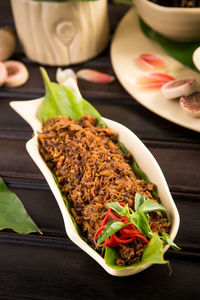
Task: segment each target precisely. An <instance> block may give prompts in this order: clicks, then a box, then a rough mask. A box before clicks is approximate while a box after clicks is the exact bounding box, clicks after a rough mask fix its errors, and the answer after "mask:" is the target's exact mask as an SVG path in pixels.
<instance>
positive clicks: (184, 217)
mask: <svg viewBox="0 0 200 300" xmlns="http://www.w3.org/2000/svg"><path fill="white" fill-rule="evenodd" d="M9 182H10V181H8V182H7V181H6V183H7V184H8V187H9V188H10V189H11V190H12V191H13V192H15V193H16V195H17V196H18V197H19V198H20V199H21V201H22V202H23V204H24V206H25V208H26V209H27V211H28V213H29V214H30V215H31V217H32V218H33V219H34V221H35V222H36V223H37V225H38V226H39V227H40V229H41V230H42V231H43V233H44V235H45V236H46V237H48V236H49V237H58V238H61V237H62V238H66V232H65V228H64V223H63V219H62V215H61V213H60V210H59V208H58V205H57V203H56V200H55V198H54V196H53V194H52V193H51V191H50V190H49V189H47V190H45V189H42V188H37V189H36V188H33V185H30V187H29V188H28V185H27V187H26V188H22V187H20V188H19V187H17V188H16V187H15V188H14V187H12V184H9ZM11 183H12V182H11ZM22 184H23V183H22ZM172 196H173V199H174V201H175V203H176V205H177V208H178V210H179V213H180V216H181V223H180V228H179V232H178V235H177V238H176V241H177V243H178V244H179V246H180V247H181V248H182V249H183V251H193V252H194V251H199V250H200V241H199V239H197V236H198V234H199V228H200V219H199V211H200V196H199V195H189V194H188V195H187V194H176V193H175V194H172ZM191 228H192V230H191ZM4 232H8V231H7V230H5V231H4ZM15 235H16V234H15ZM15 235H13V233H12V232H11V233H10V238H12V237H15ZM0 237H1V233H0Z"/></svg>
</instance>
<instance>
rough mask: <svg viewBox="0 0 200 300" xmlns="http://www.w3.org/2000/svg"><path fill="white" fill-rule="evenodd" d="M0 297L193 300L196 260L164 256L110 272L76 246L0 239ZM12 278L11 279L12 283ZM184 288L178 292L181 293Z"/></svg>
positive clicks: (196, 286)
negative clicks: (143, 266)
mask: <svg viewBox="0 0 200 300" xmlns="http://www.w3.org/2000/svg"><path fill="white" fill-rule="evenodd" d="M0 249H1V255H0V265H1V272H0V296H1V297H2V298H3V297H4V296H13V297H14V296H15V297H16V299H21V297H22V298H26V299H29V297H30V299H32V298H34V299H45V300H51V299H52V300H53V299H54V300H55V299H69V300H70V299H91V300H93V299H94V298H95V299H107V300H111V299H127V300H129V299H190V297H191V292H192V297H193V298H195V299H198V298H199V296H200V293H199V278H198V273H199V264H197V263H196V262H191V261H190V260H189V261H187V260H186V259H185V258H184V260H178V259H173V258H172V259H170V262H171V268H172V270H173V271H172V274H171V275H169V270H168V268H167V266H166V265H165V266H162V265H155V266H152V267H151V268H149V269H147V270H146V271H145V272H142V273H140V274H138V275H135V276H130V277H122V278H117V277H111V276H110V275H108V274H107V273H106V272H105V271H104V270H103V269H102V268H101V267H100V266H99V265H98V264H97V263H96V262H95V261H93V260H92V259H91V258H90V257H89V256H88V255H86V254H85V253H84V252H82V251H79V250H78V249H73V251H71V250H68V249H62V248H59V247H53V246H51V247H50V246H49V245H47V246H46V247H44V246H43V247H41V246H40V245H37V244H36V245H34V244H32V245H26V244H23V245H21V244H12V243H9V242H7V243H5V242H4V243H3V244H1V248H0ZM13 283H14V284H13ZM183 291H184V292H183Z"/></svg>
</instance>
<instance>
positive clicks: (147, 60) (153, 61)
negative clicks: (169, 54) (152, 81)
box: [136, 54, 167, 71]
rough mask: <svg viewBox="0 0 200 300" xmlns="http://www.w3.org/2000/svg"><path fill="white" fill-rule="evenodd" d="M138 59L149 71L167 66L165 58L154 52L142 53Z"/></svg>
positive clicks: (142, 66)
mask: <svg viewBox="0 0 200 300" xmlns="http://www.w3.org/2000/svg"><path fill="white" fill-rule="evenodd" d="M136 61H137V63H138V64H139V66H140V67H141V68H143V69H145V70H149V71H153V70H157V69H164V68H166V67H167V64H166V63H165V62H164V60H163V59H162V58H160V57H158V56H156V55H154V54H141V55H140V56H138V58H137V60H136Z"/></svg>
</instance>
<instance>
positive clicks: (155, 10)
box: [133, 0, 200, 41]
mask: <svg viewBox="0 0 200 300" xmlns="http://www.w3.org/2000/svg"><path fill="white" fill-rule="evenodd" d="M133 3H134V6H135V8H136V10H137V12H138V14H139V15H140V17H141V18H142V19H143V20H144V21H145V23H147V24H148V25H149V26H150V27H151V28H153V29H154V30H156V31H157V32H159V33H161V34H163V35H164V36H166V37H168V38H170V39H173V40H176V41H199V39H200V8H199V7H196V8H195V7H193V8H187V7H166V6H161V5H158V4H155V3H153V2H151V1H148V0H133Z"/></svg>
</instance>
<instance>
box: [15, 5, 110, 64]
mask: <svg viewBox="0 0 200 300" xmlns="http://www.w3.org/2000/svg"><path fill="white" fill-rule="evenodd" d="M11 4H12V11H13V16H14V21H15V26H16V29H17V33H18V36H19V39H20V42H21V44H22V46H23V49H24V52H25V54H26V55H27V56H28V57H29V58H30V59H31V60H33V61H35V62H38V63H41V64H46V65H52V66H54V65H55V66H61V65H66V66H67V65H71V64H75V63H80V62H83V61H86V60H88V59H90V58H92V57H95V56H96V55H98V54H99V53H100V52H101V51H103V50H104V48H105V47H106V45H107V43H108V40H109V20H108V11H107V0H97V1H86V2H85V1H84V2H74V1H73V2H70V1H67V2H46V1H39V2H38V1H34V0H11Z"/></svg>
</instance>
